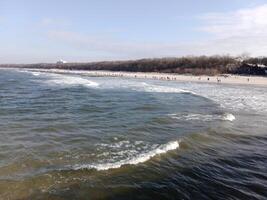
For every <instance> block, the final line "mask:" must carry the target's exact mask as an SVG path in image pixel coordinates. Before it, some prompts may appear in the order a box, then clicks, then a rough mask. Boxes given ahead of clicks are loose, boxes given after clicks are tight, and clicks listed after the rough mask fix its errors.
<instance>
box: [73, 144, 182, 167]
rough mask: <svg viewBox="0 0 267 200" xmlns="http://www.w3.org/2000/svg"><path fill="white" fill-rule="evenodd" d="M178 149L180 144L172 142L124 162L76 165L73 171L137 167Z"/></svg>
mask: <svg viewBox="0 0 267 200" xmlns="http://www.w3.org/2000/svg"><path fill="white" fill-rule="evenodd" d="M177 148H179V142H178V141H171V142H169V143H167V144H163V145H160V146H158V147H157V148H155V149H153V150H151V151H148V152H145V153H141V154H139V155H137V156H134V157H130V158H127V159H124V160H120V161H115V162H109V163H99V164H81V165H75V166H73V167H72V169H74V170H80V169H96V170H98V171H102V170H109V169H116V168H120V167H121V166H124V165H137V164H139V163H143V162H146V161H148V160H150V159H151V158H153V157H154V156H156V155H160V154H164V153H167V152H168V151H171V150H175V149H177Z"/></svg>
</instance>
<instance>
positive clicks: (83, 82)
mask: <svg viewBox="0 0 267 200" xmlns="http://www.w3.org/2000/svg"><path fill="white" fill-rule="evenodd" d="M51 78H52V79H50V80H47V81H46V83H48V84H56V85H60V86H77V85H80V86H85V87H98V86H99V84H98V83H96V82H94V81H91V80H88V79H85V78H81V77H78V76H67V75H60V74H51Z"/></svg>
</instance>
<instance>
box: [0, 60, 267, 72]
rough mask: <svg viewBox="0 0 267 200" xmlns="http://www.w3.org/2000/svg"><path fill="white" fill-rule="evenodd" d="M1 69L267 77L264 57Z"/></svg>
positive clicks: (64, 64) (42, 65) (28, 65)
mask: <svg viewBox="0 0 267 200" xmlns="http://www.w3.org/2000/svg"><path fill="white" fill-rule="evenodd" d="M0 67H21V68H43V69H68V70H109V71H127V72H161V73H178V74H193V75H218V74H243V75H261V76H265V75H267V57H262V58H246V59H242V58H236V57H230V56H199V57H194V56H187V57H179V58H155V59H140V60H128V61H105V62H90V63H39V64H5V65H0Z"/></svg>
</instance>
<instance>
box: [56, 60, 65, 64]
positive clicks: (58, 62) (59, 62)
mask: <svg viewBox="0 0 267 200" xmlns="http://www.w3.org/2000/svg"><path fill="white" fill-rule="evenodd" d="M65 63H67V61H65V60H62V59H60V60H59V61H57V64H65Z"/></svg>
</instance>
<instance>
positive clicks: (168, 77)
mask: <svg viewBox="0 0 267 200" xmlns="http://www.w3.org/2000/svg"><path fill="white" fill-rule="evenodd" d="M0 69H11V68H0ZM13 69H20V70H29V71H33V72H52V73H64V74H70V73H71V74H79V75H88V76H105V77H125V78H137V79H154V80H165V81H178V82H196V83H213V84H234V85H257V86H267V77H261V76H243V75H234V74H221V75H217V76H208V75H200V76H196V75H190V74H188V75H185V74H170V73H157V72H122V71H102V70H97V71H88V70H66V69H40V68H34V69H33V68H31V69H29V68H13Z"/></svg>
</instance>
